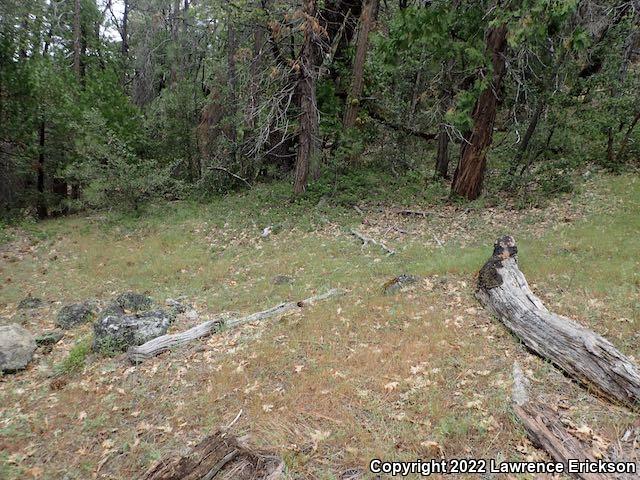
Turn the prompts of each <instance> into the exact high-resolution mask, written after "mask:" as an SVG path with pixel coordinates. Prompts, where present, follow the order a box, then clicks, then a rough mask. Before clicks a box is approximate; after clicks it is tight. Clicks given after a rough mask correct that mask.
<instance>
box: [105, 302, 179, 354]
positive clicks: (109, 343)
mask: <svg viewBox="0 0 640 480" xmlns="http://www.w3.org/2000/svg"><path fill="white" fill-rule="evenodd" d="M170 323H171V316H170V315H169V314H168V313H167V312H165V311H163V310H151V311H148V312H143V313H133V314H124V315H106V316H104V315H103V316H102V317H101V318H100V320H98V321H97V322H96V323H95V324H94V328H93V330H94V334H95V337H94V341H93V349H94V350H96V351H102V352H103V353H105V352H118V351H125V350H126V349H127V348H129V347H131V346H137V345H142V344H143V343H145V342H148V341H149V340H152V339H154V338H156V337H159V336H160V335H164V334H165V333H167V329H168V328H169V324H170Z"/></svg>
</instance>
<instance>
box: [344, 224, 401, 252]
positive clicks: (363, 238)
mask: <svg viewBox="0 0 640 480" xmlns="http://www.w3.org/2000/svg"><path fill="white" fill-rule="evenodd" d="M351 235H353V236H354V237H356V238H358V239H360V241H361V242H362V247H363V248H364V247H366V246H367V245H368V244H370V243H372V244H373V245H377V246H379V247H380V248H382V250H384V251H385V252H387V256H389V255H394V254H395V253H396V251H395V250H392V249H390V248H389V247H387V246H386V245H385V244H384V243H383V242H381V241H380V242H379V241H377V240H374V239H373V238H371V237H367V236H366V235H364V234H362V233H360V232H358V231H357V230H351Z"/></svg>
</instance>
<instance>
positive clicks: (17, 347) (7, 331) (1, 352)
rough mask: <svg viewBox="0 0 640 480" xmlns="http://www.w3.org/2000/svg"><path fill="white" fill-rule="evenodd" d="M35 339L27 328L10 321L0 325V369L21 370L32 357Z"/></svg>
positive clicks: (8, 370) (5, 370)
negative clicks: (8, 323) (7, 323)
mask: <svg viewBox="0 0 640 480" xmlns="http://www.w3.org/2000/svg"><path fill="white" fill-rule="evenodd" d="M35 349H36V341H35V339H34V338H33V335H31V334H30V333H29V332H28V331H27V330H25V329H24V328H22V327H21V326H20V325H18V324H15V323H12V324H11V325H5V326H1V327H0V370H1V371H3V372H14V371H16V370H22V369H23V368H25V367H26V366H27V365H28V363H29V362H30V361H31V359H32V358H33V352H34V351H35Z"/></svg>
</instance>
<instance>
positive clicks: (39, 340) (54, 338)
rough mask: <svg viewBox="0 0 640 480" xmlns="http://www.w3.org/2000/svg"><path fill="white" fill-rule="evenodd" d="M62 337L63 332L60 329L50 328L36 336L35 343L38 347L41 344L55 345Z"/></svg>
mask: <svg viewBox="0 0 640 480" xmlns="http://www.w3.org/2000/svg"><path fill="white" fill-rule="evenodd" d="M62 337H64V333H63V332H61V331H60V330H52V331H50V332H43V333H42V334H41V335H39V336H37V337H36V345H38V346H39V347H41V346H43V345H55V344H56V343H58V342H59V341H60V340H62Z"/></svg>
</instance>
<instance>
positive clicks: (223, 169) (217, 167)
mask: <svg viewBox="0 0 640 480" xmlns="http://www.w3.org/2000/svg"><path fill="white" fill-rule="evenodd" d="M209 169H211V170H217V171H219V172H224V173H226V174H227V175H229V176H231V177H233V178H235V179H236V180H240V181H241V182H244V183H245V184H246V185H247V186H248V187H249V188H253V185H251V184H250V183H249V181H248V180H247V179H246V178H242V177H241V176H240V175H236V174H235V173H233V172H232V171H230V170H227V169H226V168H224V167H220V166H212V167H209Z"/></svg>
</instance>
